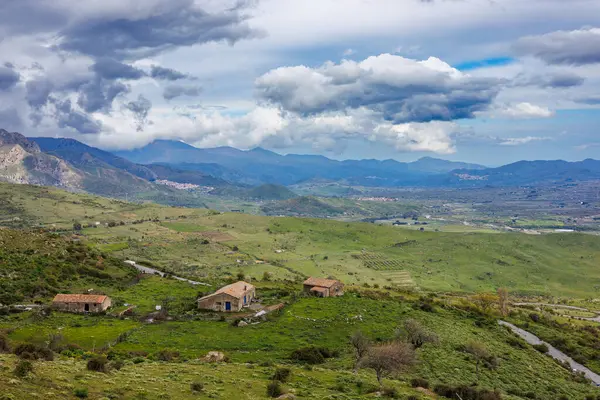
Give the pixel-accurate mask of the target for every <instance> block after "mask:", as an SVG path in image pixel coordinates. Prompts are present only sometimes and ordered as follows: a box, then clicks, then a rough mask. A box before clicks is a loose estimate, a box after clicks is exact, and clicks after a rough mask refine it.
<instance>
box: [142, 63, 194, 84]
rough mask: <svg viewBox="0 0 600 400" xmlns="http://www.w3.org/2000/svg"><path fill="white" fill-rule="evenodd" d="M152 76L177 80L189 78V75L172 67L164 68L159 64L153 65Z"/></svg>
mask: <svg viewBox="0 0 600 400" xmlns="http://www.w3.org/2000/svg"><path fill="white" fill-rule="evenodd" d="M150 76H151V77H153V78H154V79H162V80H166V81H177V80H180V79H185V78H189V75H187V74H184V73H182V72H179V71H175V70H174V69H171V68H164V67H161V66H158V65H153V66H152V69H151V71H150Z"/></svg>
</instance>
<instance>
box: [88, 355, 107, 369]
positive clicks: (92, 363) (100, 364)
mask: <svg viewBox="0 0 600 400" xmlns="http://www.w3.org/2000/svg"><path fill="white" fill-rule="evenodd" d="M87 369H88V371H96V372H107V371H108V359H107V358H106V357H104V356H96V357H94V358H90V359H89V360H88V363H87Z"/></svg>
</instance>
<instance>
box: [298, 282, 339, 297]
mask: <svg viewBox="0 0 600 400" xmlns="http://www.w3.org/2000/svg"><path fill="white" fill-rule="evenodd" d="M304 291H305V292H307V293H311V294H314V295H315V296H318V297H335V296H341V295H343V294H344V284H343V283H342V282H340V281H338V280H335V279H323V278H313V277H310V278H308V279H307V280H305V281H304Z"/></svg>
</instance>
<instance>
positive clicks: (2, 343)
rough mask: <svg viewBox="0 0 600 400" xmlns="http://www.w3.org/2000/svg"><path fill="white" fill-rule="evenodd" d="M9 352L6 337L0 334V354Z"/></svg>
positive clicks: (2, 333) (4, 334)
mask: <svg viewBox="0 0 600 400" xmlns="http://www.w3.org/2000/svg"><path fill="white" fill-rule="evenodd" d="M8 352H10V344H9V343H8V335H7V334H6V333H5V332H0V353H8Z"/></svg>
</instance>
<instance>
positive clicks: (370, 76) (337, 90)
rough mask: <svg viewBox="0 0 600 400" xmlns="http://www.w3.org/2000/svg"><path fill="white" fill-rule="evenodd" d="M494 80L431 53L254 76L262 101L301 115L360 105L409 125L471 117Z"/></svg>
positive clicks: (494, 87) (490, 94) (492, 90)
mask: <svg viewBox="0 0 600 400" xmlns="http://www.w3.org/2000/svg"><path fill="white" fill-rule="evenodd" d="M499 83H500V81H499V80H497V79H494V78H474V77H471V76H469V75H468V74H463V73H461V72H460V71H458V70H456V69H454V68H452V67H451V66H450V65H448V64H446V63H445V62H443V61H441V60H439V59H437V58H434V57H430V58H429V59H427V60H424V61H417V60H412V59H408V58H404V57H401V56H397V55H391V54H382V55H379V56H375V57H369V58H367V59H366V60H364V61H361V62H355V61H348V60H344V61H342V63H340V64H334V63H331V62H329V63H326V64H324V65H322V66H321V67H319V68H309V67H306V66H298V67H282V68H278V69H275V70H272V71H270V72H268V73H266V74H265V75H263V76H261V77H260V78H258V79H257V81H256V87H257V89H258V93H259V96H260V97H261V98H262V99H264V100H266V101H268V102H270V103H272V104H274V105H277V106H279V107H281V108H282V109H283V110H286V111H290V112H295V113H298V114H300V115H315V114H319V113H322V112H326V111H341V110H349V109H358V108H361V107H364V108H367V109H369V110H372V111H375V112H378V113H381V114H382V116H383V117H384V118H385V119H386V120H388V121H391V122H393V123H409V122H429V121H451V120H455V119H461V118H473V117H474V113H475V112H477V111H482V110H485V109H486V108H487V107H488V106H489V105H490V103H491V102H492V100H493V99H494V97H495V96H496V95H497V93H498V91H499Z"/></svg>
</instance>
